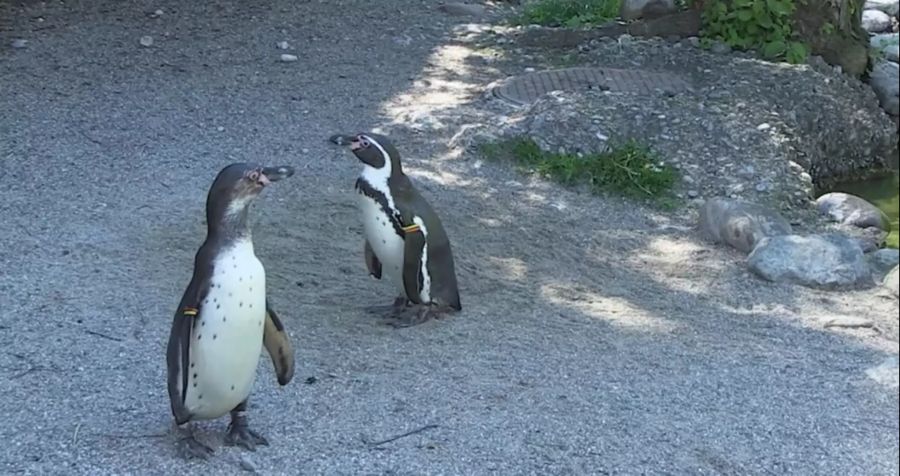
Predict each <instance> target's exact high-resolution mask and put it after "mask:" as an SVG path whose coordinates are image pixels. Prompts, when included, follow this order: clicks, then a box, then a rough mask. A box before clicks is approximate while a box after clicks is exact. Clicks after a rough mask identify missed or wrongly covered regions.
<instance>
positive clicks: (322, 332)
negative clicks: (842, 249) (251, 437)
mask: <svg viewBox="0 0 900 476" xmlns="http://www.w3.org/2000/svg"><path fill="white" fill-rule="evenodd" d="M23 4H24V7H22V6H21V5H23ZM372 4H373V2H367V1H362V0H359V1H329V2H324V1H317V2H288V1H276V2H270V3H268V4H265V5H263V4H258V3H250V2H196V3H194V2H174V1H169V2H166V1H160V2H152V3H143V2H112V1H97V2H66V3H60V2H47V3H46V4H44V3H39V2H31V1H28V2H16V3H15V4H10V3H8V2H4V3H0V19H2V23H0V30H2V31H0V37H2V38H0V39H2V45H0V100H2V103H0V134H2V135H0V157H2V158H3V161H4V164H5V165H6V166H5V167H4V168H3V170H2V172H0V185H2V186H0V210H2V217H3V221H4V223H5V226H4V227H2V228H0V242H2V243H3V246H2V248H0V272H2V274H0V290H2V294H0V296H2V303H3V307H2V314H0V382H2V384H0V389H2V392H0V412H2V414H3V415H4V420H3V425H2V427H0V441H3V442H5V444H4V445H3V447H2V449H0V473H3V474H19V473H25V474H67V475H68V474H92V475H93V474H150V473H152V474H158V473H172V472H175V471H183V470H184V469H185V468H187V469H189V470H190V471H192V472H196V473H200V474H236V473H239V472H241V471H246V470H248V469H254V470H256V471H258V472H259V473H262V474H485V473H489V472H494V473H499V474H587V473H591V474H787V473H790V474H845V475H857V474H865V475H870V474H872V475H874V474H878V475H883V474H898V456H900V454H898V447H900V444H898V408H900V406H898V395H897V389H896V387H895V386H894V387H892V386H890V385H887V384H886V383H885V380H884V379H877V378H871V377H870V376H869V375H870V374H871V372H870V373H867V372H866V371H867V369H870V368H872V367H873V366H877V365H879V364H881V363H882V362H884V361H885V359H890V358H894V359H896V356H897V353H898V346H897V319H896V317H895V316H896V315H897V313H898V309H897V307H898V306H897V301H896V300H894V299H893V298H889V297H887V296H886V295H885V294H884V293H883V292H882V291H878V290H869V291H857V292H850V293H840V294H838V293H824V292H817V291H811V290H806V289H800V288H796V287H790V286H778V285H772V284H767V283H763V282H761V281H759V280H756V279H754V278H752V277H751V276H750V274H749V273H748V272H747V271H746V267H745V265H744V264H743V260H742V258H741V257H740V256H739V255H738V254H737V253H733V252H731V251H729V250H726V249H722V248H715V247H710V246H709V245H707V244H705V243H703V242H701V241H699V240H698V239H697V237H696V233H695V232H694V231H693V230H692V229H691V228H690V225H691V223H692V222H691V221H690V220H691V218H690V217H681V216H665V215H662V214H660V213H659V212H656V211H652V210H648V209H644V208H641V207H639V206H635V205H634V204H631V203H627V202H625V201H623V200H617V199H612V198H605V199H604V198H596V197H590V196H586V195H580V194H577V193H575V192H571V191H566V190H561V189H559V188H557V187H554V186H551V185H548V184H546V183H543V182H539V181H532V180H529V179H527V178H524V177H521V176H519V175H516V174H515V173H513V172H511V171H507V170H505V169H503V168H501V167H500V166H495V165H490V164H483V163H482V162H481V161H480V160H478V159H477V158H474V157H471V156H469V155H468V154H458V153H455V151H453V150H449V149H448V148H447V146H446V144H447V142H448V141H449V139H450V137H451V136H452V134H453V133H454V132H455V131H454V129H453V127H450V125H447V124H443V123H441V124H433V127H431V128H429V129H428V130H427V131H425V130H423V129H421V128H418V127H401V126H402V124H399V123H398V121H400V122H404V123H407V122H408V123H421V122H422V121H425V122H427V118H428V114H429V111H430V112H435V111H438V110H441V109H443V112H447V110H448V109H452V108H453V107H457V106H459V104H458V103H455V102H454V100H455V99H454V98H457V97H459V96H464V95H465V93H468V92H469V91H470V89H473V86H472V85H471V84H469V85H466V84H464V83H462V82H461V81H462V80H464V79H466V78H465V75H464V74H463V73H465V70H463V69H461V68H457V67H448V66H446V65H451V66H452V65H453V64H455V63H453V61H461V58H462V57H463V56H465V55H466V54H467V53H466V51H465V47H464V46H461V45H460V44H459V43H458V42H451V39H452V37H453V36H454V35H455V34H456V33H454V28H453V27H454V25H455V24H457V23H462V22H464V21H465V20H464V19H462V18H458V17H450V16H446V15H444V14H443V13H440V12H439V11H438V10H437V9H436V5H437V2H424V1H401V0H385V1H382V2H378V4H377V8H376V7H373V6H372ZM156 9H160V10H162V11H163V15H162V16H160V17H158V18H152V16H153V15H151V14H152V13H153V12H154V11H155V10H156ZM145 35H148V36H151V37H152V38H153V44H152V45H151V46H149V47H145V46H142V45H141V43H140V38H141V37H142V36H145ZM14 39H25V40H27V43H26V44H25V47H24V48H13V47H11V45H12V42H13V40H14ZM281 41H287V42H288V43H289V44H290V45H291V48H292V49H289V50H286V51H285V50H279V49H278V48H277V47H276V44H277V43H278V42H281ZM282 53H287V54H294V55H296V56H298V60H297V61H295V62H288V63H285V62H280V61H279V56H280V55H281V54H282ZM442 64H444V66H442ZM485 69H486V70H487V68H485ZM453 73H456V74H457V76H460V77H454V75H453ZM502 73H503V72H501V71H492V72H490V74H492V75H495V76H502ZM459 107H463V106H459ZM445 117H446V116H445ZM377 126H384V127H386V128H388V129H389V130H391V131H392V134H393V135H394V137H395V140H396V142H397V144H398V146H399V147H400V149H401V151H402V152H404V153H405V155H406V157H407V169H408V172H409V173H410V175H412V176H413V178H414V180H416V181H417V183H418V184H420V186H421V188H422V190H423V193H425V194H426V195H427V196H428V197H429V198H430V199H431V201H432V203H433V204H435V206H436V208H437V209H438V210H439V211H440V213H441V215H442V217H443V218H444V222H445V225H446V227H447V228H448V233H449V234H450V237H451V239H452V240H453V245H454V252H455V255H456V256H457V269H458V272H459V279H460V287H461V293H462V300H463V306H464V310H463V312H462V313H460V314H458V315H456V316H453V317H451V318H449V319H446V320H442V321H437V322H431V323H427V324H424V325H421V326H418V327H414V328H409V329H403V330H396V329H392V328H389V327H385V326H382V325H379V324H378V322H377V321H375V320H373V319H372V318H371V317H370V316H368V315H367V314H365V313H364V312H363V311H362V310H361V307H362V306H364V305H368V304H380V303H387V302H389V301H390V300H391V298H392V296H391V290H390V287H389V286H388V285H386V284H385V283H380V282H376V281H373V280H371V279H369V278H368V277H367V276H366V274H365V267H364V264H363V259H362V239H361V227H360V225H359V223H358V220H357V215H356V211H355V209H354V208H353V204H354V202H353V200H352V183H353V180H354V179H355V176H356V174H357V173H358V170H359V166H358V165H357V163H356V162H355V161H354V159H352V158H351V157H350V156H349V154H348V153H347V152H346V151H343V150H340V149H339V148H337V147H335V146H333V145H330V144H328V143H327V142H326V141H325V138H326V137H328V136H329V135H330V134H332V133H334V132H339V131H340V132H347V131H355V130H360V129H371V128H374V127H377ZM236 160H256V161H261V162H265V163H269V164H291V165H294V166H296V167H297V168H298V174H297V175H295V176H294V177H292V178H291V179H290V180H289V181H285V182H283V183H279V184H277V185H276V186H274V187H272V188H271V189H270V190H267V191H266V192H265V196H264V198H263V199H261V200H260V203H259V206H257V207H256V209H255V211H254V222H255V242H256V246H257V252H258V254H259V256H260V258H261V259H262V261H263V262H264V263H265V264H266V266H267V271H268V280H269V288H270V293H271V299H272V303H273V305H274V307H275V308H276V309H278V310H279V311H280V313H281V314H282V316H283V319H284V320H285V323H286V325H287V326H288V327H289V328H290V330H291V334H292V336H293V339H294V343H295V346H296V349H297V373H296V376H295V380H294V381H293V382H292V383H291V384H290V385H289V386H287V387H284V388H278V387H277V384H276V383H275V379H274V376H273V374H272V371H271V364H270V363H269V362H268V360H265V359H264V360H263V361H262V363H261V364H260V369H261V373H260V376H259V379H258V380H257V385H256V390H255V393H254V394H253V397H252V398H253V399H252V400H251V402H252V403H251V413H250V418H251V424H252V425H253V426H254V427H255V429H257V430H259V431H260V432H261V433H263V434H265V435H266V436H268V437H269V439H270V440H271V442H272V446H270V447H267V448H261V449H259V450H258V451H257V452H255V453H247V452H244V451H241V450H237V449H233V448H226V447H223V446H221V436H222V432H223V431H224V429H225V425H226V420H227V419H222V420H219V421H215V422H209V423H204V424H203V425H202V426H201V428H202V430H203V431H202V434H203V436H204V437H205V438H207V440H208V441H210V442H211V443H212V444H213V446H214V447H215V448H216V450H217V454H216V455H215V456H214V457H213V459H211V460H210V461H209V462H206V463H203V462H191V463H184V462H182V461H181V460H179V459H177V458H176V455H175V451H174V448H173V443H174V439H173V436H172V434H171V432H170V430H171V416H170V413H169V404H168V401H167V397H166V391H165V369H164V348H165V342H166V338H167V336H168V330H169V324H170V321H171V316H172V313H173V312H174V306H175V305H176V304H177V301H178V298H179V297H180V295H181V292H182V291H183V289H184V286H185V285H186V284H187V281H188V279H189V273H190V264H191V259H192V257H193V254H194V252H195V251H196V248H197V246H198V245H199V244H200V242H201V240H202V237H203V233H204V231H205V228H204V224H203V222H202V216H203V206H204V203H203V201H204V199H205V196H206V192H207V187H208V186H209V184H210V182H211V180H212V178H213V177H214V175H215V173H216V172H217V171H218V170H219V169H220V168H221V167H223V166H224V165H226V164H227V163H229V162H232V161H236ZM840 315H851V316H859V317H864V318H869V319H872V320H873V321H875V322H876V324H877V326H878V327H879V332H876V331H873V330H872V329H859V330H843V331H842V330H835V329H827V330H826V329H824V328H823V325H822V323H823V322H824V320H827V319H830V318H833V317H834V316H840ZM887 374H888V376H889V377H890V376H893V377H894V382H896V375H897V370H896V367H893V368H890V369H889V370H888V371H887ZM887 380H890V379H887ZM423 428H424V430H422V431H420V432H418V433H415V434H412V435H409V436H406V437H403V438H399V439H396V440H394V441H390V442H386V443H379V441H383V440H387V439H390V438H392V437H394V436H397V435H400V434H403V433H406V432H409V431H413V430H417V429H423Z"/></svg>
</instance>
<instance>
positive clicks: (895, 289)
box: [881, 266, 900, 297]
mask: <svg viewBox="0 0 900 476" xmlns="http://www.w3.org/2000/svg"><path fill="white" fill-rule="evenodd" d="M881 285H882V286H884V287H885V289H887V290H888V291H890V292H891V294H893V295H894V297H900V267H898V266H894V269H892V270H890V272H888V274H887V276H885V277H884V279H882V280H881Z"/></svg>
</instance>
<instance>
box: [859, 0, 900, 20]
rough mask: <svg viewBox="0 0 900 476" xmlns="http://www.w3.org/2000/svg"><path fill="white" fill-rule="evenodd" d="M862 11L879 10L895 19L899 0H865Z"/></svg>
mask: <svg viewBox="0 0 900 476" xmlns="http://www.w3.org/2000/svg"><path fill="white" fill-rule="evenodd" d="M863 9H864V11H865V10H879V11H882V12H884V13H887V14H888V15H891V16H894V17H895V16H897V12H898V11H900V0H866V3H865V5H864V6H863Z"/></svg>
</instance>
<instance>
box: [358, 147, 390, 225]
mask: <svg viewBox="0 0 900 476" xmlns="http://www.w3.org/2000/svg"><path fill="white" fill-rule="evenodd" d="M360 137H362V138H363V139H365V140H367V141H369V144H371V145H373V146H375V147H377V148H378V151H379V152H381V156H382V157H383V158H384V165H383V166H382V167H381V168H380V169H376V168H375V167H372V166H371V165H369V164H364V165H363V171H362V174H360V177H362V178H363V179H365V181H366V182H369V185H371V186H372V187H373V188H374V189H375V190H378V191H379V192H381V193H382V194H384V196H385V198H386V199H387V202H388V207H390V208H391V210H392V211H394V212H397V207H396V205H394V196H393V195H392V194H391V190H390V187H388V179H389V178H391V156H390V155H388V153H387V151H386V150H384V147H382V146H381V144H379V143H378V141H376V140H375V139H373V138H371V137H369V136H367V135H364V134H360Z"/></svg>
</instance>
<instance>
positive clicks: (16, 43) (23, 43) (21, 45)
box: [12, 38, 28, 48]
mask: <svg viewBox="0 0 900 476" xmlns="http://www.w3.org/2000/svg"><path fill="white" fill-rule="evenodd" d="M27 45H28V40H23V39H22V38H16V39H15V40H12V47H13V48H25V46H27Z"/></svg>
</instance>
